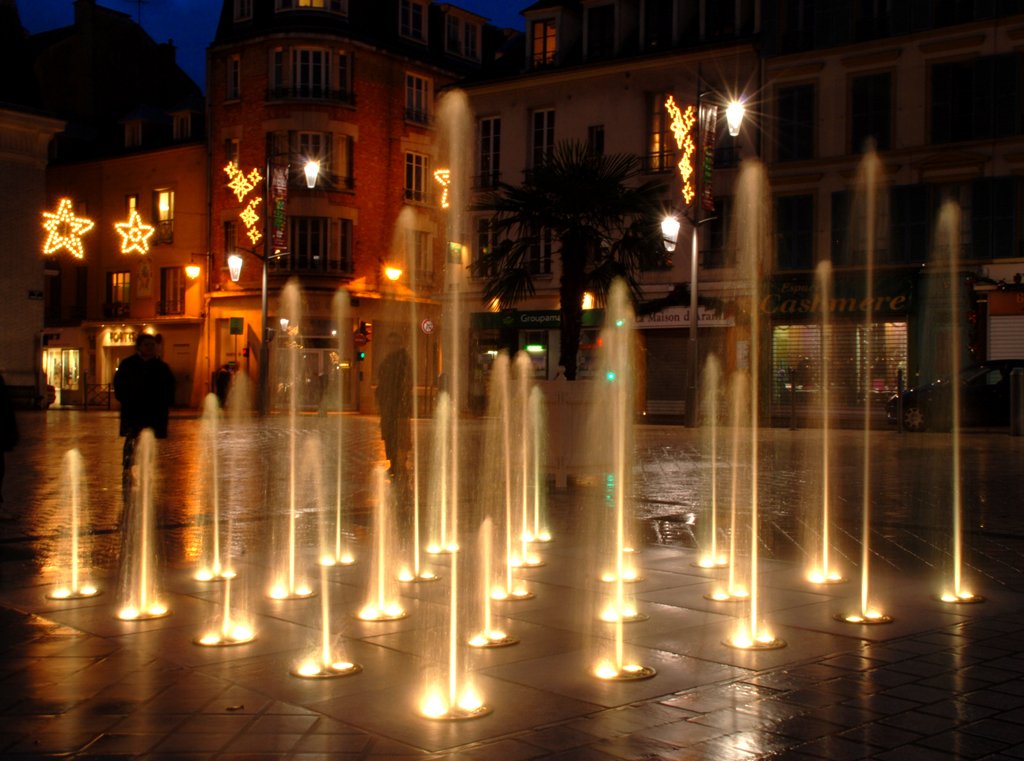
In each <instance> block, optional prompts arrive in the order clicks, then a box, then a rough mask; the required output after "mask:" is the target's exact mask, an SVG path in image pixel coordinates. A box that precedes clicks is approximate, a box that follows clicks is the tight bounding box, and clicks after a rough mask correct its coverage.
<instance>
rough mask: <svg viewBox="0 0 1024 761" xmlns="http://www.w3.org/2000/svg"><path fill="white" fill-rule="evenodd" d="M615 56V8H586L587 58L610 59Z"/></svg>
mask: <svg viewBox="0 0 1024 761" xmlns="http://www.w3.org/2000/svg"><path fill="white" fill-rule="evenodd" d="M614 54H615V6H614V5H610V4H609V5H597V6H592V7H590V8H587V58H589V59H591V60H594V59H598V58H610V57H611V56H613V55H614Z"/></svg>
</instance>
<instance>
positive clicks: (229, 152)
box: [224, 137, 238, 164]
mask: <svg viewBox="0 0 1024 761" xmlns="http://www.w3.org/2000/svg"><path fill="white" fill-rule="evenodd" d="M229 161H230V162H232V163H234V164H237V163H238V138H237V137H229V138H226V139H225V140H224V163H225V164H226V163H228V162H229Z"/></svg>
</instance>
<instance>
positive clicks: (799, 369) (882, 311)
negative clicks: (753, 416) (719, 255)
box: [761, 273, 915, 420]
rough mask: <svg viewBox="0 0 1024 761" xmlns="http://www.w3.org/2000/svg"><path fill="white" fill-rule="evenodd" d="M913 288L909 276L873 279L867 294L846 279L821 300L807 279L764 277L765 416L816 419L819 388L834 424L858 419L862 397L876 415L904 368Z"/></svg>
mask: <svg viewBox="0 0 1024 761" xmlns="http://www.w3.org/2000/svg"><path fill="white" fill-rule="evenodd" d="M914 283H915V278H914V276H913V275H912V274H910V273H899V274H885V275H880V276H879V277H877V278H876V280H875V284H874V288H873V289H872V292H871V294H870V296H869V294H868V293H867V288H866V287H865V283H864V277H863V274H861V273H852V274H850V275H848V276H846V275H838V276H837V277H836V278H835V284H834V287H833V289H832V293H831V294H829V295H825V294H823V293H822V292H821V291H820V289H819V288H818V287H817V286H816V284H815V281H814V278H813V276H811V275H807V276H803V277H801V276H790V277H785V278H782V277H779V278H774V279H772V281H771V282H770V284H769V287H768V292H767V293H766V295H764V296H763V297H762V300H761V314H762V317H763V318H765V319H766V320H767V322H768V325H769V330H770V340H769V352H770V353H769V357H768V360H769V368H770V389H771V391H770V395H769V405H770V407H771V413H772V415H773V416H774V417H775V418H780V417H784V416H786V415H788V414H793V413H795V414H796V415H798V416H799V417H800V418H801V419H807V418H810V419H814V418H820V416H821V412H822V402H823V397H824V395H823V390H824V386H825V383H826V382H827V384H828V391H829V400H830V405H831V411H832V414H833V416H834V417H835V419H836V420H839V419H842V418H847V419H858V416H862V415H863V410H864V403H865V399H868V400H869V402H870V409H871V410H873V411H874V412H877V413H879V414H881V412H883V411H884V405H885V402H886V400H887V399H888V398H889V396H891V395H892V394H893V393H894V392H895V391H896V388H897V377H898V373H899V371H900V370H903V371H904V372H905V371H906V368H907V349H908V323H909V320H910V317H911V306H912V303H913V294H914Z"/></svg>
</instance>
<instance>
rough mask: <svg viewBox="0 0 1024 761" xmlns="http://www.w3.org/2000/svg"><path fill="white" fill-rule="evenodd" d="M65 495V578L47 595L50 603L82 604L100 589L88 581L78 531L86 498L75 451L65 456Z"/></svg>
mask: <svg viewBox="0 0 1024 761" xmlns="http://www.w3.org/2000/svg"><path fill="white" fill-rule="evenodd" d="M64 474H65V476H64V490H65V491H64V493H65V501H66V503H67V505H68V509H69V516H68V534H69V535H68V537H67V540H66V545H67V562H66V563H65V564H63V569H64V573H65V574H66V577H63V578H61V579H60V580H59V581H58V582H57V585H56V586H55V587H54V588H53V589H52V590H51V591H50V592H48V593H47V594H46V596H47V598H49V599H51V600H82V599H86V598H89V597H95V596H96V595H98V594H100V590H99V587H97V586H96V585H95V584H94V583H93V582H91V581H89V580H88V578H89V573H88V570H87V566H88V565H89V564H88V563H87V562H86V555H87V554H88V553H87V552H86V551H85V546H84V545H85V542H83V540H82V535H81V529H82V526H83V525H85V524H86V523H87V522H88V521H87V519H86V514H87V509H86V498H85V492H84V489H83V484H84V477H83V476H84V473H83V470H82V454H81V452H79V451H78V450H77V449H71V450H68V451H67V452H65V453H64Z"/></svg>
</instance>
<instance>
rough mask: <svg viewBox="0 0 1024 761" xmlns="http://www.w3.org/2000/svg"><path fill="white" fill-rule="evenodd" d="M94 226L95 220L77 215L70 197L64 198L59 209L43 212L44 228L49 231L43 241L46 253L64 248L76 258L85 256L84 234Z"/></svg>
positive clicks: (59, 204)
mask: <svg viewBox="0 0 1024 761" xmlns="http://www.w3.org/2000/svg"><path fill="white" fill-rule="evenodd" d="M92 227H93V221H92V220H91V219H86V218H85V217H76V216H75V206H74V204H73V203H72V202H71V199H70V198H62V199H60V202H59V203H58V204H57V211H44V212H43V229H44V230H46V232H47V233H49V234H48V235H47V236H46V241H45V242H44V243H43V253H44V254H47V255H49V254H55V253H57V252H58V251H60V250H61V249H62V248H63V249H65V250H66V251H67V252H68V253H69V254H71V255H72V256H74V257H75V258H76V259H83V258H84V257H85V249H84V248H83V246H82V236H83V235H84V234H85V233H87V232H89V231H90V230H91V229H92Z"/></svg>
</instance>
